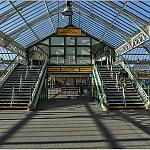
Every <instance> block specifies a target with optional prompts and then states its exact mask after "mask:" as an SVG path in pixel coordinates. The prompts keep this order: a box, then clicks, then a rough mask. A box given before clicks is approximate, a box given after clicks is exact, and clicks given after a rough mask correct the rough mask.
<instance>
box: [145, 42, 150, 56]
mask: <svg viewBox="0 0 150 150" xmlns="http://www.w3.org/2000/svg"><path fill="white" fill-rule="evenodd" d="M143 47H144V49H145V50H146V51H147V52H148V53H149V55H150V48H148V46H147V45H146V44H145V45H144V46H143Z"/></svg>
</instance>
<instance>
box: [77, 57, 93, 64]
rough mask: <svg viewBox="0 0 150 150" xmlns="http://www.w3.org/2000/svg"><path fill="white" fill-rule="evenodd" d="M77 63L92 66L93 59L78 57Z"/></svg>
mask: <svg viewBox="0 0 150 150" xmlns="http://www.w3.org/2000/svg"><path fill="white" fill-rule="evenodd" d="M77 62H78V63H80V64H90V63H91V59H90V57H77Z"/></svg>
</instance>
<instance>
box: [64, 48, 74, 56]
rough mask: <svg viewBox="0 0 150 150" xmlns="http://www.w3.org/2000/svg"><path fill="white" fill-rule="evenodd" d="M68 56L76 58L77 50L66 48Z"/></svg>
mask: <svg viewBox="0 0 150 150" xmlns="http://www.w3.org/2000/svg"><path fill="white" fill-rule="evenodd" d="M66 55H74V56H75V48H74V47H66Z"/></svg>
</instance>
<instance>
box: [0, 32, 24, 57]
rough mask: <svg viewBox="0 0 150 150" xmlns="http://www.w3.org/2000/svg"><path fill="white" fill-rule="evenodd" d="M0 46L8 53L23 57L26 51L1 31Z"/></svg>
mask: <svg viewBox="0 0 150 150" xmlns="http://www.w3.org/2000/svg"><path fill="white" fill-rule="evenodd" d="M0 46H1V47H3V48H6V49H8V50H9V51H10V52H13V53H15V54H19V55H21V56H23V57H25V56H26V53H25V51H26V49H25V48H24V47H22V46H21V45H20V44H18V43H17V42H15V41H14V40H13V39H12V38H10V37H8V36H7V35H6V34H4V33H3V32H1V31H0Z"/></svg>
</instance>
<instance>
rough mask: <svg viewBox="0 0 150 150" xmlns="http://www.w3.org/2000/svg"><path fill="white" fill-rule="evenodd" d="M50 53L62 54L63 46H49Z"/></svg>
mask: <svg viewBox="0 0 150 150" xmlns="http://www.w3.org/2000/svg"><path fill="white" fill-rule="evenodd" d="M51 55H64V47H51Z"/></svg>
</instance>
